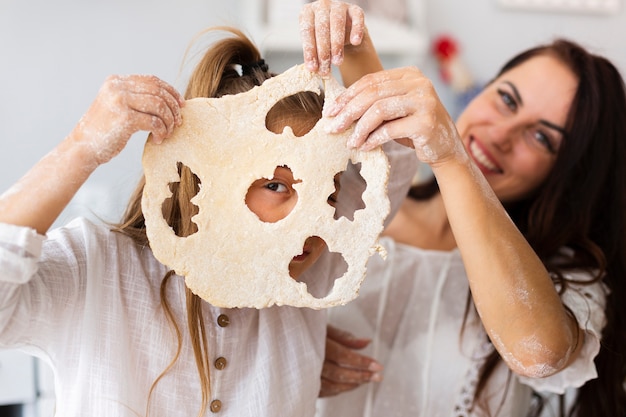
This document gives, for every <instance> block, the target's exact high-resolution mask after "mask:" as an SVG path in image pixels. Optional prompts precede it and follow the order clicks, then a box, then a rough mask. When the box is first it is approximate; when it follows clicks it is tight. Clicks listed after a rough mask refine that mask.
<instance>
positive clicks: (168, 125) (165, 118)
mask: <svg viewBox="0 0 626 417" xmlns="http://www.w3.org/2000/svg"><path fill="white" fill-rule="evenodd" d="M127 103H128V106H129V107H130V108H131V109H132V110H135V111H137V112H140V113H145V114H148V115H151V116H154V117H156V118H158V119H160V120H161V124H162V125H163V126H164V127H165V129H166V131H167V135H169V134H170V133H172V131H173V130H174V127H175V125H176V123H177V117H176V115H175V114H174V113H173V111H172V109H171V107H170V105H169V104H168V102H167V99H166V98H164V97H161V96H154V95H149V94H136V93H131V94H129V95H128V98H127ZM179 117H180V116H179Z"/></svg>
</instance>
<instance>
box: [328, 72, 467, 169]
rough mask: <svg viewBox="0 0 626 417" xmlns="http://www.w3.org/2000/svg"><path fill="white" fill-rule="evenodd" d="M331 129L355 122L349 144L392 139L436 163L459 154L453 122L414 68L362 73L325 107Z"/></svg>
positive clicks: (374, 143)
mask: <svg viewBox="0 0 626 417" xmlns="http://www.w3.org/2000/svg"><path fill="white" fill-rule="evenodd" d="M324 115H325V116H334V117H335V120H334V122H333V125H332V128H331V132H333V133H336V132H341V131H343V130H345V129H346V128H347V127H348V126H350V125H351V124H352V123H353V122H355V121H356V122H357V123H356V126H355V129H354V133H353V135H352V136H351V138H350V139H349V140H348V146H351V147H355V148H361V149H364V150H369V149H372V148H375V147H377V146H380V145H382V144H383V143H385V142H388V141H391V140H396V141H399V142H401V143H403V144H404V145H406V146H410V147H413V148H415V151H416V154H417V157H418V158H419V159H420V160H421V161H422V162H425V163H428V164H435V163H437V162H440V161H443V160H445V159H446V158H448V157H451V156H454V155H455V154H456V153H457V152H463V149H464V148H463V144H462V143H461V141H460V139H459V135H458V132H457V130H456V126H455V125H454V121H453V120H452V118H451V117H450V115H449V114H448V112H447V111H446V109H445V108H444V106H443V104H442V103H441V101H440V100H439V97H438V96H437V93H436V92H435V89H434V87H433V85H432V83H431V81H430V80H429V79H428V78H426V77H425V76H424V75H423V74H422V73H421V72H420V71H419V70H418V69H417V68H415V67H405V68H397V69H392V70H386V71H379V72H376V73H373V74H368V75H365V76H364V77H363V78H361V79H360V80H358V81H357V82H355V83H354V84H353V85H352V86H350V88H348V89H347V90H346V91H344V92H343V93H342V94H341V95H340V96H339V97H338V98H337V100H336V101H335V104H334V106H331V107H329V108H328V109H327V111H326V113H325V114H324Z"/></svg>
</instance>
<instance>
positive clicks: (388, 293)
mask: <svg viewBox="0 0 626 417" xmlns="http://www.w3.org/2000/svg"><path fill="white" fill-rule="evenodd" d="M364 42H368V39H365V40H364ZM352 53H353V54H354V55H352ZM368 53H369V52H368V51H363V50H362V49H358V50H357V49H356V48H355V49H354V50H352V49H350V48H348V50H347V51H346V60H345V63H344V65H343V66H342V71H343V74H344V75H346V76H348V77H349V79H358V75H359V73H360V72H361V71H362V67H361V66H359V65H357V64H356V63H358V62H360V61H359V60H362V59H364V55H365V56H367V54H368ZM374 58H375V57H374ZM417 79H419V73H418V72H416V71H415V69H412V68H404V69H397V70H389V71H382V72H379V73H374V74H370V75H366V76H365V77H363V78H362V79H360V80H359V81H357V82H355V83H354V84H353V85H352V86H351V87H350V89H349V90H348V91H349V92H351V93H352V94H350V95H348V97H347V98H345V99H344V100H342V102H341V105H340V106H338V109H336V110H335V114H336V115H337V118H338V119H340V118H345V119H344V122H345V123H348V122H350V121H351V120H352V119H351V115H353V114H357V115H361V114H363V115H364V116H363V117H362V120H361V121H360V122H359V123H360V124H361V125H362V130H363V131H362V135H363V136H366V135H367V134H368V133H369V131H368V130H367V129H366V128H365V126H366V124H365V123H364V121H363V119H365V118H366V117H367V116H368V114H370V115H371V116H370V117H372V118H384V119H385V120H387V122H386V124H385V126H386V130H387V131H394V129H397V128H398V127H399V124H398V123H397V122H395V121H394V117H393V116H394V114H397V113H400V112H404V113H405V114H406V113H409V112H411V111H415V112H416V113H417V114H418V115H420V114H424V113H423V112H422V113H420V111H421V110H423V111H424V112H425V111H426V110H425V109H427V108H428V109H430V110H432V109H433V108H434V109H435V112H434V114H435V115H436V120H435V121H433V120H428V121H426V122H421V121H420V119H419V118H418V117H413V122H414V124H419V123H420V122H421V123H422V124H423V125H425V126H428V127H432V128H431V130H430V131H426V132H422V134H420V135H414V136H412V137H411V138H412V142H413V146H414V147H415V149H416V154H417V155H418V157H419V158H420V159H421V160H422V161H424V162H426V163H428V164H429V165H430V167H431V169H432V172H433V174H434V176H433V178H432V180H431V181H428V182H426V183H423V184H418V185H417V186H415V187H413V188H412V189H411V191H410V192H409V196H408V198H407V199H406V200H405V202H404V204H403V205H402V206H401V208H400V211H399V213H398V214H397V215H396V217H395V218H394V219H393V220H392V222H391V224H390V225H389V226H388V228H387V229H386V230H385V232H384V234H385V235H386V239H385V240H384V246H385V247H386V249H387V252H388V259H387V261H386V262H385V263H382V262H378V260H377V259H372V260H371V261H370V263H369V265H368V278H367V279H366V281H365V285H364V286H363V287H362V288H361V291H360V296H359V298H358V299H357V300H356V301H355V302H353V303H351V304H349V305H347V306H344V307H339V308H336V309H333V310H332V311H331V312H330V321H331V324H332V326H331V327H329V331H328V340H327V350H326V363H325V365H324V371H323V373H322V396H332V395H336V396H335V397H333V398H327V399H323V400H321V401H320V405H319V412H318V415H319V416H335V415H342V416H380V417H382V416H385V417H389V416H394V417H395V416H403V415H409V414H411V415H420V416H431V415H433V416H434V415H446V416H449V415H453V416H475V417H478V416H485V415H490V416H507V417H528V416H542V417H544V416H552V415H565V416H568V417H573V416H576V417H590V416H591V417H596V416H597V417H601V416H608V415H611V416H620V417H622V416H625V415H626V393H625V391H624V385H623V382H624V380H625V378H626V359H625V358H624V356H623V355H621V353H620V352H624V351H626V333H624V331H623V323H624V321H625V320H626V306H625V305H624V304H623V303H622V302H621V300H622V299H623V298H624V297H626V282H625V280H624V279H623V277H624V276H626V257H625V256H623V254H624V253H626V235H625V234H624V230H626V183H625V182H624V178H626V165H625V164H624V163H623V161H624V160H626V141H624V137H626V119H624V117H623V115H624V114H626V91H625V87H624V81H623V79H622V77H621V75H620V74H619V71H618V70H617V69H616V68H615V66H614V65H613V64H611V62H609V61H608V60H606V59H605V58H603V57H601V56H598V55H594V54H592V53H590V52H589V51H586V50H585V49H583V48H582V47H580V46H579V45H577V44H576V43H573V42H571V41H568V40H563V39H561V40H555V41H554V42H552V43H550V44H547V45H541V46H538V47H536V48H532V49H530V50H528V51H524V52H522V53H521V54H519V55H517V56H515V57H514V58H513V59H511V60H510V61H509V62H508V63H506V64H505V65H504V67H503V68H502V70H501V71H500V72H499V73H498V75H497V76H496V77H495V78H494V79H493V80H492V81H491V82H490V83H489V84H488V85H487V86H486V87H485V88H484V90H483V91H482V92H481V93H480V94H479V95H478V96H477V97H475V98H474V100H473V101H472V102H470V103H469V105H468V106H467V108H466V109H465V110H464V111H463V112H462V114H461V115H460V116H459V118H458V120H457V123H456V128H457V130H456V131H454V130H452V131H451V130H449V129H448V126H449V125H450V123H451V122H450V120H449V116H448V115H447V113H446V112H445V110H443V109H442V108H441V106H440V104H439V100H438V98H437V96H436V94H435V93H434V92H432V91H430V89H429V88H423V85H422V84H420V83H418V82H417V81H416V80H417ZM394 80H403V84H396V83H394ZM420 87H422V89H421V90H420ZM392 90H393V91H395V92H396V93H397V92H398V91H400V90H403V91H405V94H406V96H405V97H412V96H411V95H412V94H415V96H416V97H417V98H415V99H413V100H411V99H408V98H407V99H406V100H404V101H400V100H395V101H392V100H390V101H389V102H388V104H389V107H381V106H380V103H379V104H377V105H372V103H371V102H369V101H368V100H369V99H368V96H376V97H381V96H384V94H385V93H386V91H392ZM392 106H393V109H392V108H391V107H392ZM371 110H375V111H371ZM396 112H397V113H396ZM429 114H431V115H432V114H433V113H432V112H431V113H429ZM381 115H382V116H381ZM433 126H434V127H433ZM377 132H378V133H379V136H378V137H382V136H383V134H384V133H385V132H384V131H383V130H382V129H379V130H377ZM374 136H376V135H374ZM370 139H371V136H370ZM357 141H358V139H357ZM433 150H434V151H436V152H434V151H433ZM340 329H341V330H345V331H349V332H351V333H352V334H355V335H356V336H357V337H360V338H363V339H358V338H355V336H351V335H350V334H347V333H345V332H342V331H340ZM369 341H371V345H370V346H368V347H367V348H365V346H366V345H367V344H368V342H369ZM355 349H363V350H362V352H361V353H360V354H359V353H358V352H357V351H356V350H355ZM372 357H373V358H372ZM383 367H384V370H382V371H381V369H382V368H383ZM381 380H382V381H381ZM370 381H375V382H372V383H371V384H369V385H364V386H361V387H359V386H360V385H361V384H363V383H365V382H370ZM355 388H356V389H355ZM343 391H350V392H347V393H343V394H340V395H337V394H339V393H341V392H343ZM559 412H560V413H563V414H559Z"/></svg>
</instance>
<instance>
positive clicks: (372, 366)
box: [367, 362, 384, 372]
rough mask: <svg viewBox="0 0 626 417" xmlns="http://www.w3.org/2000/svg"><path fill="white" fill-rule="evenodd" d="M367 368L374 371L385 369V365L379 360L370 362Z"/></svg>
mask: <svg viewBox="0 0 626 417" xmlns="http://www.w3.org/2000/svg"><path fill="white" fill-rule="evenodd" d="M367 369H368V370H370V371H372V372H380V371H382V370H383V369H384V367H383V366H382V365H381V364H380V363H378V362H370V364H369V365H368V367H367Z"/></svg>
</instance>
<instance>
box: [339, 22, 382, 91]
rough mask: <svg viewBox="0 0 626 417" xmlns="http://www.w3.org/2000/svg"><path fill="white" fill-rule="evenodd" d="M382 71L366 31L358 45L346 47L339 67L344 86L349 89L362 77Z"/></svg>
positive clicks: (380, 63) (378, 58) (372, 43)
mask: <svg viewBox="0 0 626 417" xmlns="http://www.w3.org/2000/svg"><path fill="white" fill-rule="evenodd" d="M382 69H383V64H382V62H381V61H380V57H379V56H378V53H377V52H376V48H375V47H374V42H373V41H372V38H370V36H369V33H368V31H367V30H365V32H364V35H363V41H362V42H361V44H360V45H356V46H355V45H346V47H345V50H344V59H343V63H342V64H341V66H339V71H340V72H341V78H342V80H343V85H344V86H346V87H349V86H351V85H352V84H353V83H354V82H356V81H357V80H358V79H360V78H361V77H362V76H364V75H366V74H371V73H374V72H377V71H381V70H382Z"/></svg>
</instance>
